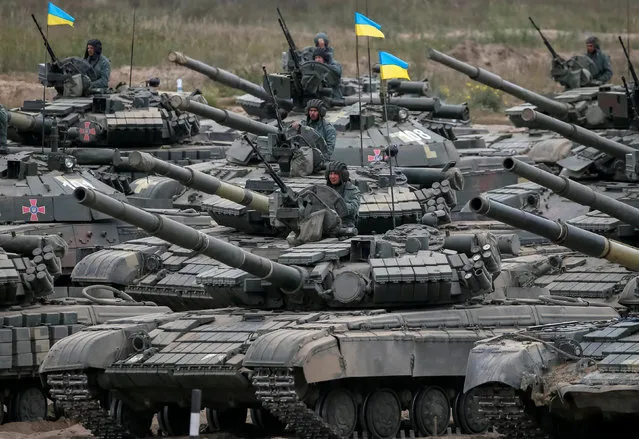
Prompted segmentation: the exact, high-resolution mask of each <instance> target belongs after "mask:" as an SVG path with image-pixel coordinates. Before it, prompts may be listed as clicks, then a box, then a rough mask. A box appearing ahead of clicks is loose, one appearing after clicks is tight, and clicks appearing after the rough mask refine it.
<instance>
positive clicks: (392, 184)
mask: <svg viewBox="0 0 639 439" xmlns="http://www.w3.org/2000/svg"><path fill="white" fill-rule="evenodd" d="M386 86H387V82H386V80H385V79H382V80H381V82H380V87H379V97H380V100H381V101H382V107H383V108H384V119H386V139H387V140H388V142H387V143H388V147H387V149H388V166H389V173H390V175H389V177H390V178H389V180H390V192H391V219H392V221H393V229H394V228H395V189H394V187H395V175H394V174H393V157H392V156H391V155H392V154H391V138H390V128H389V123H388V111H387V110H386V91H387V89H386Z"/></svg>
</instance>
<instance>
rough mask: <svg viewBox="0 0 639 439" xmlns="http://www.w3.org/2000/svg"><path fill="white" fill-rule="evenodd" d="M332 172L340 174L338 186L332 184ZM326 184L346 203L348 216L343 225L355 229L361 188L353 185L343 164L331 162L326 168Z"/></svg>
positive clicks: (344, 218)
mask: <svg viewBox="0 0 639 439" xmlns="http://www.w3.org/2000/svg"><path fill="white" fill-rule="evenodd" d="M331 172H338V173H339V174H340V183H339V184H338V185H332V184H331V181H330V180H329V174H330V173H331ZM326 184H327V185H328V186H329V187H331V188H333V189H335V191H337V193H338V194H340V195H341V197H342V198H343V199H344V202H345V203H346V210H347V214H346V216H345V217H343V218H342V225H343V226H344V227H355V226H356V224H357V218H358V217H359V203H360V197H361V193H360V191H359V188H358V187H357V186H355V185H354V184H353V183H351V181H350V174H349V172H348V167H347V166H346V165H345V164H344V163H342V162H330V163H329V164H328V166H327V167H326Z"/></svg>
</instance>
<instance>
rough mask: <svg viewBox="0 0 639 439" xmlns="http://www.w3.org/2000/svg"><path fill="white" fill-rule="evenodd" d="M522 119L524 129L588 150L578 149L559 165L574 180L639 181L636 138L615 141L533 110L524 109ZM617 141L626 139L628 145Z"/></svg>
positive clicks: (624, 137)
mask: <svg viewBox="0 0 639 439" xmlns="http://www.w3.org/2000/svg"><path fill="white" fill-rule="evenodd" d="M521 120H522V123H523V124H524V125H525V126H528V127H530V128H534V129H535V128H536V129H539V128H542V129H547V130H550V131H553V132H555V133H557V134H560V135H561V136H563V137H565V138H566V139H569V140H572V141H573V142H575V143H577V144H580V145H583V146H585V147H586V148H585V149H584V148H583V147H582V148H580V150H579V149H576V150H575V151H574V152H575V154H574V155H571V156H568V157H566V158H565V159H563V160H560V161H558V162H557V164H558V165H559V166H561V167H562V170H563V172H564V173H566V174H568V175H571V176H574V177H582V176H583V177H590V176H591V175H593V174H595V175H596V174H599V175H600V176H601V177H603V178H607V179H610V180H615V181H637V170H636V168H637V165H636V161H637V159H636V157H635V155H636V151H637V149H636V145H637V143H636V142H635V141H634V140H633V136H630V137H629V138H628V137H626V136H623V137H622V136H618V135H617V136H615V137H614V138H608V137H605V136H604V135H601V134H599V133H597V132H594V131H591V130H588V129H586V128H583V127H580V126H578V125H575V124H570V123H567V122H563V121H561V120H558V119H556V118H553V117H551V116H548V115H545V114H542V113H539V112H538V111H535V110H533V109H531V108H525V109H524V110H523V111H522V112H521ZM635 137H636V136H635ZM616 139H619V140H622V139H623V141H624V142H626V143H621V142H619V141H617V140H616ZM618 162H621V163H622V166H619V164H618Z"/></svg>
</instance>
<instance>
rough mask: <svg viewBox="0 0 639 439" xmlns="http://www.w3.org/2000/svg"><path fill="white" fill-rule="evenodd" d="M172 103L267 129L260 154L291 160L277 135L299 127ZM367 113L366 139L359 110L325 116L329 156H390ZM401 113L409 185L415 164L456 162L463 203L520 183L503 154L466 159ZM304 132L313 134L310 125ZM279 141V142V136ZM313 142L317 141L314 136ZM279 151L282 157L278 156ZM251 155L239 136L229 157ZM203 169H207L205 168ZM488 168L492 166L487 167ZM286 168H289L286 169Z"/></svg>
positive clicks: (242, 160) (397, 132)
mask: <svg viewBox="0 0 639 439" xmlns="http://www.w3.org/2000/svg"><path fill="white" fill-rule="evenodd" d="M171 102H172V104H173V105H175V107H176V108H178V109H180V110H181V111H192V112H195V113H196V114H199V115H201V116H202V117H210V118H213V120H215V121H217V122H219V123H221V124H226V125H228V126H233V127H236V128H238V129H245V130H249V131H250V132H252V133H254V134H264V133H268V134H267V136H266V138H262V137H260V138H258V139H256V141H257V143H258V146H259V147H260V150H261V152H262V155H263V156H264V157H265V158H266V160H267V161H278V162H279V163H280V166H282V165H284V166H287V161H288V160H290V149H284V148H278V147H277V142H278V139H277V136H276V133H277V132H279V130H283V133H284V134H285V135H286V136H288V137H295V136H296V132H295V130H290V129H288V128H287V127H285V126H283V127H282V128H281V129H279V128H277V127H276V126H274V125H270V124H265V123H262V122H259V121H256V120H253V119H249V118H246V117H243V116H240V115H238V114H234V113H232V112H230V111H228V110H220V109H216V108H214V107H211V106H210V105H204V104H201V103H199V102H195V101H193V100H190V99H188V98H186V99H185V98H182V97H175V98H173V100H172V101H171ZM352 111H356V112H357V111H358V110H357V109H356V108H353V109H352ZM357 114H359V113H357ZM368 116H370V118H368V119H367V122H366V126H365V127H364V128H365V130H364V131H363V132H362V138H361V139H360V131H359V129H355V127H356V126H355V125H353V124H354V123H359V122H358V120H359V118H358V117H356V114H353V113H352V112H351V111H350V110H349V111H348V112H346V111H345V112H340V113H337V114H336V113H327V116H326V118H327V120H329V121H330V122H331V123H332V124H333V125H334V126H335V128H336V130H337V140H336V144H335V150H334V151H333V154H332V156H331V157H330V159H331V160H337V161H341V162H344V163H345V164H347V165H348V166H349V167H353V166H356V167H361V166H363V165H362V164H364V165H368V164H375V163H377V162H384V161H386V162H387V161H388V152H387V151H385V149H387V148H386V147H385V146H384V145H385V144H386V143H387V140H386V137H387V134H386V128H385V127H383V126H382V125H379V126H378V125H377V124H376V123H375V124H373V122H374V120H375V119H376V117H382V115H381V114H375V116H374V117H373V113H372V112H371V111H369V114H368ZM400 116H401V113H398V115H397V117H398V119H396V123H395V124H394V126H390V127H389V133H390V139H391V142H392V143H393V145H397V146H398V150H399V151H400V153H399V154H397V155H395V156H394V158H393V162H394V163H393V168H394V169H400V170H402V171H403V170H406V169H407V168H411V170H410V171H408V172H409V173H410V176H411V180H410V181H408V183H409V184H412V183H413V178H415V179H416V180H417V181H419V180H420V179H419V178H418V177H417V175H418V174H419V173H421V171H418V170H416V168H424V167H426V168H434V169H437V168H439V169H447V168H450V167H451V166H455V167H458V168H459V169H460V170H461V171H462V175H463V178H464V182H465V183H464V190H463V191H460V192H459V193H458V196H459V197H460V198H461V200H460V201H459V202H458V203H459V204H460V205H463V203H465V202H466V201H467V200H468V199H470V197H471V194H474V193H475V192H476V191H477V189H479V190H487V189H490V188H493V187H501V186H503V185H506V184H512V183H515V182H516V179H515V178H514V177H513V176H512V174H509V173H507V172H504V171H503V168H502V167H501V162H500V157H499V154H495V155H494V156H490V157H476V156H474V155H473V156H469V157H467V158H464V157H461V158H460V157H459V154H458V152H457V150H456V149H455V147H454V145H453V143H452V142H450V141H449V140H447V139H446V138H444V137H441V136H440V135H438V134H436V133H434V132H432V131H430V130H428V129H427V128H426V127H424V126H422V125H420V124H419V123H418V122H416V121H415V120H414V119H411V118H408V119H403V118H402V117H400ZM306 131H307V132H309V133H310V131H309V130H308V129H307V130H306ZM286 136H285V137H286ZM312 137H313V138H314V139H317V138H318V137H319V136H318V135H317V134H312ZM320 140H321V139H320ZM279 141H281V136H280V140H279ZM311 142H316V140H311ZM395 142H397V143H395ZM386 146H388V145H386ZM279 155H282V156H281V157H278V156H279ZM502 158H503V157H502ZM522 159H524V160H528V159H527V158H526V157H522ZM252 160H254V154H253V151H252V149H251V148H249V147H248V145H247V144H246V141H245V140H244V139H243V138H240V139H238V140H237V141H236V143H235V144H234V145H233V147H232V148H231V149H229V151H228V152H227V161H229V162H231V163H235V164H249V163H250V162H251V161H252ZM498 163H499V171H498V172H497V171H496V172H492V169H493V168H496V165H497V164H498ZM200 169H204V167H201V168H200ZM487 169H489V170H491V171H490V172H487ZM284 171H285V172H288V170H287V169H286V168H285V169H284ZM427 172H432V171H423V173H424V174H425V173H427ZM406 175H408V174H406ZM397 181H399V179H397Z"/></svg>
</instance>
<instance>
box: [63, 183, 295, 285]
mask: <svg viewBox="0 0 639 439" xmlns="http://www.w3.org/2000/svg"><path fill="white" fill-rule="evenodd" d="M75 197H76V199H77V200H78V201H79V202H80V204H82V205H83V206H87V207H90V208H91V209H95V210H97V211H99V212H102V213H104V214H106V215H110V216H112V217H114V218H117V219H119V220H121V221H125V222H127V223H129V224H132V225H135V226H137V227H140V228H141V229H143V230H145V231H147V232H149V233H151V234H153V236H156V237H158V238H161V239H165V240H167V241H169V242H172V243H174V244H175V245H179V246H181V247H184V248H188V249H191V250H195V251H197V252H199V253H202V254H205V255H207V256H209V257H211V258H214V259H216V260H218V261H220V262H222V263H224V264H226V265H228V266H230V267H234V268H239V269H242V270H245V271H246V272H248V273H251V274H253V275H255V276H258V277H259V278H261V279H264V280H267V281H270V282H273V283H274V284H275V285H277V286H279V287H281V288H282V290H283V291H286V292H290V293H295V292H297V291H298V290H300V289H301V288H302V286H303V284H304V281H305V277H306V275H305V273H304V272H303V271H302V270H301V269H299V268H296V267H290V266H286V265H283V264H278V263H276V262H273V261H270V260H268V259H266V258H262V257H259V256H256V255H253V254H251V253H249V252H247V251H245V250H242V249H240V248H239V247H236V246H234V245H232V244H229V243H227V242H224V241H221V240H219V239H216V238H213V237H211V236H208V235H205V234H204V233H202V232H199V231H198V230H195V229H192V228H191V227H189V226H186V225H183V224H180V223H179V222H177V221H174V220H171V219H170V218H166V217H164V216H161V215H158V214H154V213H150V212H146V211H144V210H142V209H138V208H136V207H133V206H131V205H130V204H127V203H124V202H121V201H117V200H114V199H113V198H111V197H109V196H107V195H104V194H102V193H100V192H96V191H94V190H92V189H88V188H77V189H76V191H75Z"/></svg>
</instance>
